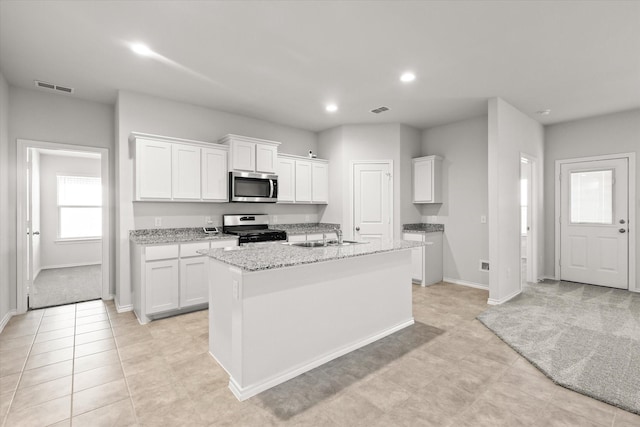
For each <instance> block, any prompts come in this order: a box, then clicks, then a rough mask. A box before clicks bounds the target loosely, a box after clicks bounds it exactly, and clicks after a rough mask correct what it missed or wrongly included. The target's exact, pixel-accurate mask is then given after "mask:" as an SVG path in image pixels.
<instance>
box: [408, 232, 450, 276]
mask: <svg viewBox="0 0 640 427" xmlns="http://www.w3.org/2000/svg"><path fill="white" fill-rule="evenodd" d="M402 238H403V239H404V240H412V241H417V242H425V246H421V247H418V248H413V249H411V277H412V279H413V282H414V283H418V284H420V285H422V286H428V285H433V284H434V283H438V282H441V281H442V232H441V231H436V232H433V233H403V234H402Z"/></svg>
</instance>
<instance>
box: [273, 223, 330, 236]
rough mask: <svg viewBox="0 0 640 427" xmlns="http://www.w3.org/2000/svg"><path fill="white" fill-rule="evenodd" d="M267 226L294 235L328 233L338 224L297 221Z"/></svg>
mask: <svg viewBox="0 0 640 427" xmlns="http://www.w3.org/2000/svg"><path fill="white" fill-rule="evenodd" d="M269 228H272V229H275V230H284V231H286V232H287V235H288V236H294V235H299V234H315V233H329V232H332V231H334V230H337V229H339V228H340V224H328V223H322V222H320V223H317V222H315V223H307V222H303V223H298V224H271V225H269Z"/></svg>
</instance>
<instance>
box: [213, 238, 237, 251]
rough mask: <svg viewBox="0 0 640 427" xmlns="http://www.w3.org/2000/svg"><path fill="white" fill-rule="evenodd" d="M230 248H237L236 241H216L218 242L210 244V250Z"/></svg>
mask: <svg viewBox="0 0 640 427" xmlns="http://www.w3.org/2000/svg"><path fill="white" fill-rule="evenodd" d="M230 246H238V241H237V240H236V239H230V240H218V241H212V242H211V249H213V248H228V247H230Z"/></svg>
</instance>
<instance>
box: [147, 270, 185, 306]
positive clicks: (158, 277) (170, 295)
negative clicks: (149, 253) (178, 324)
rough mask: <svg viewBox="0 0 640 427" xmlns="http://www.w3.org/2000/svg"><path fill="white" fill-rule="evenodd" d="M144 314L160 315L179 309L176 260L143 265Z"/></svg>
mask: <svg viewBox="0 0 640 427" xmlns="http://www.w3.org/2000/svg"><path fill="white" fill-rule="evenodd" d="M145 283H146V295H145V298H146V313H147V314H153V313H160V312H163V311H168V310H175V309H177V308H178V307H179V299H180V295H179V289H178V288H179V287H178V259H177V258H176V259H168V260H163V261H148V262H147V263H146V264H145Z"/></svg>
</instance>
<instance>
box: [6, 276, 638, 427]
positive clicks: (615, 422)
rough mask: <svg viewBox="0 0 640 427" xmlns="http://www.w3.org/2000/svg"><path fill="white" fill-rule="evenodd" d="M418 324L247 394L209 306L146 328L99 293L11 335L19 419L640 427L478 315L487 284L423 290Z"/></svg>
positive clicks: (36, 316)
mask: <svg viewBox="0 0 640 427" xmlns="http://www.w3.org/2000/svg"><path fill="white" fill-rule="evenodd" d="M413 295H414V316H415V318H416V324H415V325H414V326H413V327H411V328H407V329H405V330H403V331H400V332H399V333H396V334H394V335H392V336H390V337H387V338H385V339H383V340H380V341H378V342H376V343H374V344H372V345H369V346H367V347H364V348H362V349H360V350H357V351H356V352H353V353H351V354H349V355H346V356H344V357H342V358H339V359H336V360H335V361H332V362H330V363H328V364H326V365H323V366H321V367H319V368H317V369H314V370H313V371H310V372H308V373H306V374H303V375H301V376H299V377H297V378H295V379H293V380H291V381H288V382H287V383H284V384H282V385H280V386H278V387H275V388H273V389H271V390H268V391H266V392H264V393H262V394H260V395H258V396H255V397H253V398H251V399H249V400H247V401H245V402H238V401H237V400H236V399H235V398H234V397H233V395H232V394H231V392H230V391H229V390H228V388H227V382H228V377H227V376H226V374H225V372H224V371H223V370H222V369H221V368H220V367H219V366H218V365H217V364H216V363H215V361H214V360H213V359H212V358H211V357H210V356H209V355H208V354H207V339H208V338H207V329H208V328H207V312H206V311H201V312H196V313H190V314H186V315H182V316H176V317H172V318H168V319H164V320H158V321H155V322H152V323H150V324H148V325H145V326H141V325H139V324H138V322H137V321H136V319H135V317H134V316H133V314H132V313H123V314H117V313H116V312H115V309H114V305H113V303H111V302H106V303H102V302H101V301H94V302H89V303H81V304H77V305H69V306H62V307H55V308H50V309H44V310H37V311H32V312H29V313H27V314H25V315H20V316H14V317H13V318H12V319H11V321H10V322H9V324H8V325H7V326H6V327H5V329H4V331H3V332H2V334H0V362H1V363H0V420H3V424H4V425H6V426H46V425H55V426H69V425H73V426H85V425H86V426H135V425H140V426H143V425H144V426H206V425H228V426H268V425H292V426H333V425H336V426H500V425H504V426H520V425H523V426H616V427H623V426H628V427H630V426H635V427H637V426H640V417H639V416H636V415H633V414H630V413H628V412H625V411H622V410H620V409H617V408H615V407H612V406H609V405H607V404H604V403H601V402H598V401H596V400H593V399H590V398H588V397H585V396H582V395H580V394H577V393H574V392H572V391H569V390H566V389H564V388H561V387H559V386H556V385H554V384H553V383H552V382H551V381H550V380H548V379H547V378H546V377H544V376H543V375H542V374H540V373H539V372H538V371H537V370H536V369H535V368H533V367H532V366H531V365H530V364H529V363H528V362H527V361H526V360H524V359H523V358H522V357H520V356H519V355H518V354H516V353H515V352H514V351H512V350H511V349H510V348H509V347H508V346H506V345H505V344H504V343H502V342H501V341H500V340H499V339H498V338H496V337H495V336H494V335H493V334H492V333H490V332H489V331H488V330H487V329H485V328H484V326H482V325H481V324H480V323H478V321H476V320H474V318H475V316H476V315H477V314H478V313H480V312H481V311H483V310H484V309H485V308H486V305H485V302H486V299H487V293H486V292H485V291H481V290H477V289H471V288H466V287H461V286H456V285H450V284H438V285H434V286H431V287H428V288H420V287H417V286H414V290H413Z"/></svg>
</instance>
